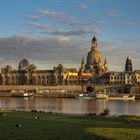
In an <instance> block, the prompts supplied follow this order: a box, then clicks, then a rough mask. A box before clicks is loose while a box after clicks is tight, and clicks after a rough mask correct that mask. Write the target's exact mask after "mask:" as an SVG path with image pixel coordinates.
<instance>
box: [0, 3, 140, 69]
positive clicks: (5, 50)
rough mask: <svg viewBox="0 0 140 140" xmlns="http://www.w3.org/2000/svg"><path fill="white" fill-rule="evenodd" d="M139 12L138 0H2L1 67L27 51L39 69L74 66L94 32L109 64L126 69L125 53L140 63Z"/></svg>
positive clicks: (26, 55) (14, 64) (13, 63)
mask: <svg viewBox="0 0 140 140" xmlns="http://www.w3.org/2000/svg"><path fill="white" fill-rule="evenodd" d="M139 13H140V1H139V0H133V1H132V0H73V1H70V0H24V1H23V0H0V18H1V22H0V31H1V32H0V55H1V56H0V63H1V67H3V66H5V65H6V64H8V63H10V64H11V65H13V67H14V68H16V67H17V65H18V62H19V60H20V59H22V58H23V57H26V58H28V59H29V61H30V62H31V63H35V64H36V65H37V66H38V68H39V69H51V68H52V67H53V66H54V65H57V64H59V63H63V64H64V66H66V67H77V68H78V67H79V66H80V61H81V58H82V57H83V56H84V57H85V59H86V55H87V53H88V51H89V50H90V46H91V44H90V41H91V39H92V37H93V36H94V35H96V36H97V38H98V41H99V49H100V51H101V52H102V54H103V56H104V57H107V60H108V64H109V68H110V70H118V71H120V70H124V64H125V59H126V57H127V56H128V55H130V56H131V58H132V60H133V65H134V69H140V66H139V60H140V54H139V52H140V35H139V34H140V27H139V25H140V15H139ZM20 40H23V41H22V45H21V44H20ZM12 45H16V46H17V48H16V49H15V50H12V49H11V46H12ZM19 46H20V47H19Z"/></svg>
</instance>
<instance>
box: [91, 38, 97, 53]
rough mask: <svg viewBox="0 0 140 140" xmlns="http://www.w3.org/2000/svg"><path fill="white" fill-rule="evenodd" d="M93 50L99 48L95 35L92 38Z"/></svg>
mask: <svg viewBox="0 0 140 140" xmlns="http://www.w3.org/2000/svg"><path fill="white" fill-rule="evenodd" d="M91 50H92V51H95V50H97V38H96V37H95V36H94V37H93V38H92V41H91Z"/></svg>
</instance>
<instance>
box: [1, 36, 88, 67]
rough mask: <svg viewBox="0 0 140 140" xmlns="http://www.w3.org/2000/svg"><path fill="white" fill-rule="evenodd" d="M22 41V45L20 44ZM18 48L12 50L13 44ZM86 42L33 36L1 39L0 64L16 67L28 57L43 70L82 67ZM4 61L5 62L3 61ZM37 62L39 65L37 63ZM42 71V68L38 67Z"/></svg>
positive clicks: (65, 38)
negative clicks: (54, 67)
mask: <svg viewBox="0 0 140 140" xmlns="http://www.w3.org/2000/svg"><path fill="white" fill-rule="evenodd" d="M20 40H23V41H22V44H20ZM13 42H14V44H15V45H16V46H17V48H16V49H13V48H12V44H13ZM84 46H86V43H85V41H84V40H83V41H81V40H70V39H69V38H68V37H64V36H59V37H54V38H40V37H31V36H13V37H7V38H0V50H1V51H0V56H1V57H0V63H1V66H4V65H6V64H11V65H13V66H14V67H15V66H16V67H17V65H18V63H19V61H20V60H21V59H23V58H24V57H26V58H27V59H29V61H30V60H31V63H35V64H36V65H37V66H41V63H44V64H45V65H43V64H42V66H41V68H42V69H52V65H53V66H54V65H57V64H59V63H62V64H64V65H66V66H67V67H73V66H78V67H79V65H80V61H81V58H82V56H81V55H82V54H83V47H84ZM3 60H4V61H3ZM36 62H37V63H36ZM38 69H40V67H38Z"/></svg>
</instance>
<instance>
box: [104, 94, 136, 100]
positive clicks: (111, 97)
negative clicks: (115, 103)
mask: <svg viewBox="0 0 140 140" xmlns="http://www.w3.org/2000/svg"><path fill="white" fill-rule="evenodd" d="M106 99H109V100H135V96H134V95H122V94H121V95H108V97H107V98H106Z"/></svg>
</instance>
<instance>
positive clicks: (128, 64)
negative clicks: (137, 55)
mask: <svg viewBox="0 0 140 140" xmlns="http://www.w3.org/2000/svg"><path fill="white" fill-rule="evenodd" d="M125 71H128V72H130V71H133V67H132V60H131V58H130V57H129V56H128V57H127V59H126V64H125Z"/></svg>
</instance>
